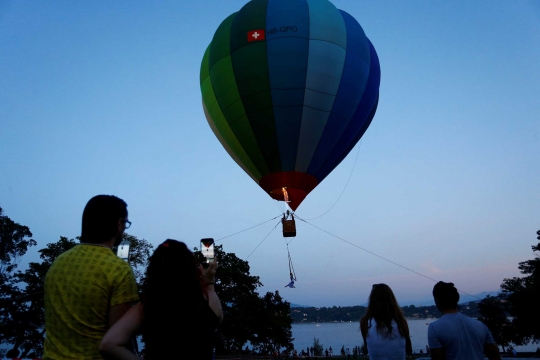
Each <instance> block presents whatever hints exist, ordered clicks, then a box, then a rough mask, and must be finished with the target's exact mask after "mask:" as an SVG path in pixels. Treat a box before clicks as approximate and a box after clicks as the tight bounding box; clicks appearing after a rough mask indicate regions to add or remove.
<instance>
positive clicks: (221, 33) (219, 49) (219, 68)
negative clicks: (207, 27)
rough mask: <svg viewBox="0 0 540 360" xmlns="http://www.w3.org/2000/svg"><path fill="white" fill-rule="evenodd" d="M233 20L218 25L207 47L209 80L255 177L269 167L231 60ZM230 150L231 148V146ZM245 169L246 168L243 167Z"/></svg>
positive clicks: (266, 172)
mask: <svg viewBox="0 0 540 360" xmlns="http://www.w3.org/2000/svg"><path fill="white" fill-rule="evenodd" d="M235 17H236V14H233V15H231V16H229V17H228V18H227V19H225V21H223V23H221V25H220V26H219V28H218V29H217V31H216V33H215V35H214V38H213V40H212V43H211V44H210V53H209V68H210V71H209V72H210V79H211V83H212V88H213V90H214V95H215V97H216V100H217V103H218V104H219V107H220V109H221V112H222V113H223V116H224V118H225V119H226V120H227V123H228V124H229V126H230V128H231V130H232V132H233V133H234V135H235V137H236V139H237V140H238V142H239V143H240V145H241V146H242V148H243V149H244V151H245V152H246V154H249V158H250V160H251V162H252V163H253V165H254V166H255V168H256V170H257V173H259V175H265V174H268V173H269V171H268V166H267V165H266V162H265V159H264V157H263V155H262V154H261V151H260V149H259V145H258V143H257V141H256V139H255V135H254V134H253V131H252V129H251V126H250V124H249V122H248V120H247V117H246V111H245V109H244V106H243V103H242V101H241V98H240V93H239V92H238V87H237V85H236V78H235V74H234V70H233V66H232V59H231V56H230V41H229V40H230V31H231V25H232V23H233V21H234V19H235ZM229 146H230V147H231V148H232V146H231V144H229ZM244 165H246V167H247V164H246V163H244Z"/></svg>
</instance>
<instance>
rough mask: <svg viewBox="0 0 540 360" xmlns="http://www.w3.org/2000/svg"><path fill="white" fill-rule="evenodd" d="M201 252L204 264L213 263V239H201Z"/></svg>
mask: <svg viewBox="0 0 540 360" xmlns="http://www.w3.org/2000/svg"><path fill="white" fill-rule="evenodd" d="M201 252H202V254H203V255H204V257H205V258H206V262H209V263H211V262H213V261H214V258H215V257H214V239H212V238H205V239H201Z"/></svg>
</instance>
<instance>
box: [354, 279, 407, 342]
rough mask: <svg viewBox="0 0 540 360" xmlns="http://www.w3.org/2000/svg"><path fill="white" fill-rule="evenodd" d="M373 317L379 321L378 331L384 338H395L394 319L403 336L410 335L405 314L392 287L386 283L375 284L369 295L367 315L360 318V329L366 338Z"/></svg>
mask: <svg viewBox="0 0 540 360" xmlns="http://www.w3.org/2000/svg"><path fill="white" fill-rule="evenodd" d="M371 319H375V321H376V322H377V333H378V334H379V335H381V336H382V337H384V338H394V337H395V336H396V335H397V334H394V331H393V328H392V321H395V322H396V324H397V327H398V331H399V335H400V336H401V337H408V336H409V326H408V325H407V321H406V320H405V317H404V316H403V311H402V310H401V308H400V307H399V305H398V302H397V300H396V297H395V296H394V293H393V292H392V289H390V287H389V286H388V285H386V284H375V285H373V288H372V289H371V294H370V295H369V304H368V307H367V310H366V315H365V316H364V317H363V318H362V319H361V320H360V330H361V331H362V336H363V337H364V339H365V338H366V337H367V333H368V329H369V328H370V327H371Z"/></svg>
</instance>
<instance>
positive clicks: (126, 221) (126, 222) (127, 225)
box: [124, 219, 131, 229]
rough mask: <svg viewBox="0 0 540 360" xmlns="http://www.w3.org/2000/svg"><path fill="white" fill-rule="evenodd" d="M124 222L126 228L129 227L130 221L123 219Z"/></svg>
mask: <svg viewBox="0 0 540 360" xmlns="http://www.w3.org/2000/svg"><path fill="white" fill-rule="evenodd" d="M124 223H125V224H126V229H129V228H130V227H131V221H129V220H128V219H124Z"/></svg>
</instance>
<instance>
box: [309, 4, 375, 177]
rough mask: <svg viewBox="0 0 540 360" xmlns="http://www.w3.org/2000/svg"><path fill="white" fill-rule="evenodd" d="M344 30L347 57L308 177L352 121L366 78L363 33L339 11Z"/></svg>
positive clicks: (366, 63)
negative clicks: (345, 30)
mask: <svg viewBox="0 0 540 360" xmlns="http://www.w3.org/2000/svg"><path fill="white" fill-rule="evenodd" d="M340 12H341V15H342V16H343V20H344V21H345V26H346V28H347V55H346V57H345V66H344V69H343V75H342V77H341V82H340V84H339V89H338V93H337V96H336V99H335V101H334V104H333V107H332V112H331V114H330V116H329V118H328V121H327V122H326V127H325V128H324V132H323V135H322V137H321V139H320V140H319V144H318V146H317V150H316V152H315V154H314V155H313V158H312V159H311V163H310V164H309V168H308V170H307V173H308V174H316V173H317V171H318V170H319V168H320V167H321V166H322V164H323V162H324V161H325V160H326V158H327V157H328V155H329V154H330V153H331V151H332V149H333V148H334V146H335V145H336V143H337V141H338V140H339V138H340V137H341V135H342V134H343V132H344V131H345V129H346V128H347V125H348V124H349V121H350V120H351V119H352V118H353V115H354V112H355V110H356V108H357V107H358V103H359V102H360V99H361V98H362V95H363V94H364V90H365V87H366V84H367V80H368V77H369V59H370V53H369V45H368V40H367V38H366V35H365V34H364V30H363V29H362V27H361V26H360V24H358V22H357V21H356V20H355V19H354V18H353V17H352V16H351V15H349V14H347V13H346V12H344V11H343V10H340Z"/></svg>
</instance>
